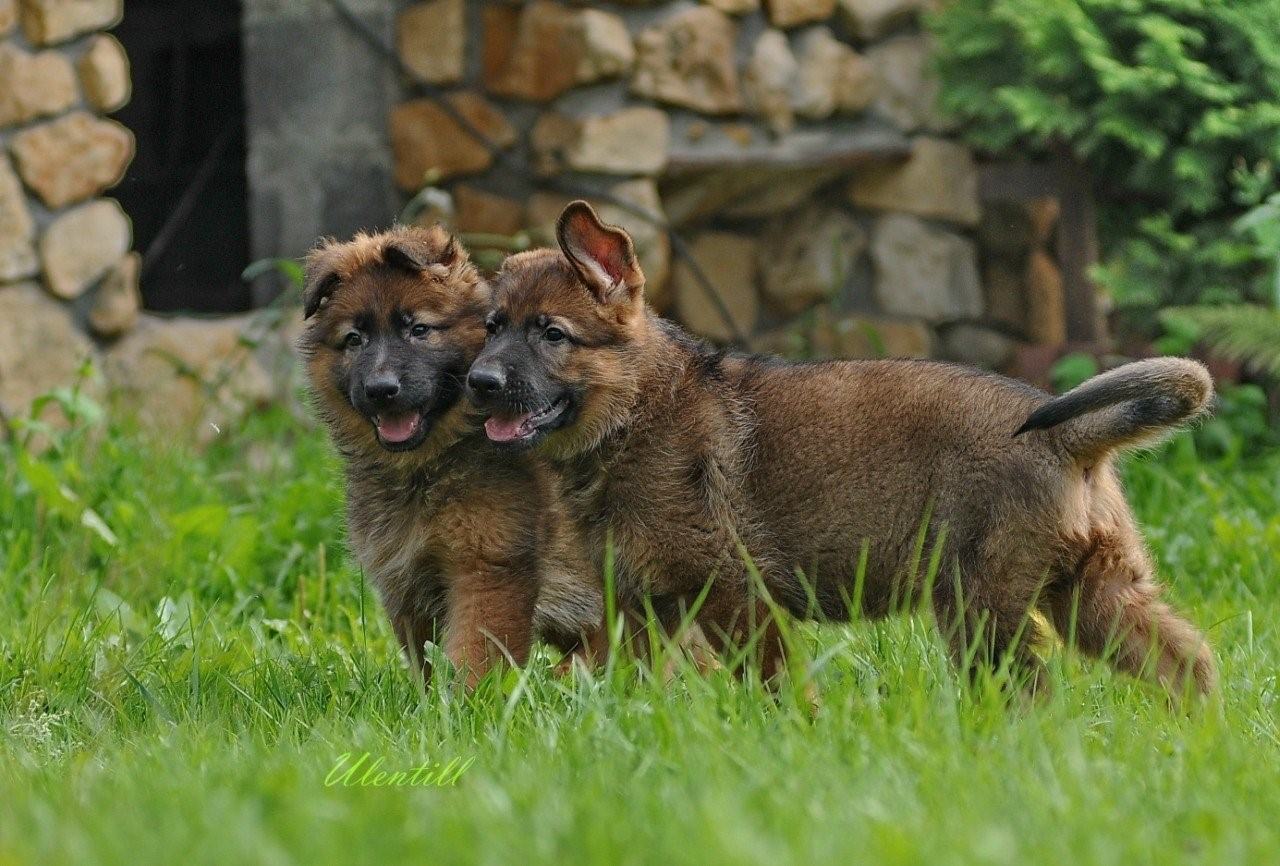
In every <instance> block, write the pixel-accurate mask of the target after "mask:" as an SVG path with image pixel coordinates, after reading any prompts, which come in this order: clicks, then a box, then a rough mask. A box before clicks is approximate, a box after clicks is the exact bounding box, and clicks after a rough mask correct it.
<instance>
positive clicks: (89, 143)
mask: <svg viewBox="0 0 1280 866" xmlns="http://www.w3.org/2000/svg"><path fill="white" fill-rule="evenodd" d="M133 147H134V143H133V133H132V132H130V131H129V130H127V129H125V128H124V127H123V126H121V125H120V124H118V123H116V122H115V121H114V120H105V119H103V118H98V117H94V116H93V115H92V114H89V113H88V112H85V111H75V112H72V113H71V114H68V115H66V116H65V117H61V118H59V119H57V120H55V121H52V122H50V123H45V124H42V125H40V126H36V127H33V128H31V129H27V130H24V131H22V132H20V133H18V134H17V135H15V136H13V139H12V140H11V142H10V149H11V150H12V152H13V157H14V161H15V162H16V163H17V165H18V174H20V175H21V176H22V180H23V181H24V182H25V183H26V185H27V186H28V187H30V188H31V189H33V190H34V191H35V192H36V194H37V195H38V196H40V199H41V200H42V201H43V202H44V203H45V204H46V205H48V206H49V207H51V208H60V207H65V206H66V205H69V204H73V203H74V202H78V201H83V200H84V199H87V198H90V197H92V196H95V195H97V194H98V193H100V192H102V191H103V190H106V189H110V188H111V187H113V186H115V185H116V184H117V183H119V182H120V178H122V177H124V172H125V169H126V168H128V167H129V162H130V161H131V160H132V159H133Z"/></svg>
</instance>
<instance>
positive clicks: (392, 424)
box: [378, 415, 418, 442]
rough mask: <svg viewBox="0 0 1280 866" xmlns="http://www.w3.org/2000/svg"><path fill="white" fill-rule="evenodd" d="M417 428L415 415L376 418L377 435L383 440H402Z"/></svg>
mask: <svg viewBox="0 0 1280 866" xmlns="http://www.w3.org/2000/svg"><path fill="white" fill-rule="evenodd" d="M417 430H418V416H417V415H401V416H399V417H393V418H380V419H378V435H379V436H381V437H382V441H384V442H404V441H405V440H406V439H408V438H409V437H410V436H412V435H413V434H414V433H415V432H417Z"/></svg>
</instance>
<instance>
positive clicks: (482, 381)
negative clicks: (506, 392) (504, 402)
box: [467, 367, 507, 397]
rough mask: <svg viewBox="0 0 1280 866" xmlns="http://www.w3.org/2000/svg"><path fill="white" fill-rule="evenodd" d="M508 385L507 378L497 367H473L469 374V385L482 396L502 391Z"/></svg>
mask: <svg viewBox="0 0 1280 866" xmlns="http://www.w3.org/2000/svg"><path fill="white" fill-rule="evenodd" d="M506 384H507V377H506V376H504V375H503V373H502V371H501V370H500V369H498V368H497V367H472V368H471V372H470V373H468V374H467V385H468V387H470V388H471V390H472V391H474V392H475V393H477V394H479V395H480V396H482V397H483V396H489V395H491V394H496V393H498V392H499V391H501V390H502V389H503V388H504V387H506Z"/></svg>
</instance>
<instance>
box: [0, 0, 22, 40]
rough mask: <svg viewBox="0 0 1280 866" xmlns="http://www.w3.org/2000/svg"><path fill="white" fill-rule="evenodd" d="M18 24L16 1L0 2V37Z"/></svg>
mask: <svg viewBox="0 0 1280 866" xmlns="http://www.w3.org/2000/svg"><path fill="white" fill-rule="evenodd" d="M17 23H18V0H0V36H4V35H5V34H7V33H8V32H9V31H10V30H12V29H13V26H14V25H15V24H17Z"/></svg>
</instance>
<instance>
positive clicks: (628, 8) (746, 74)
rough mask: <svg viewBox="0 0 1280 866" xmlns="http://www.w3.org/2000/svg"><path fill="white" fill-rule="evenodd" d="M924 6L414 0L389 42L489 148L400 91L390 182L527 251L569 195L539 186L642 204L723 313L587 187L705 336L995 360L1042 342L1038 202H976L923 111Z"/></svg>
mask: <svg viewBox="0 0 1280 866" xmlns="http://www.w3.org/2000/svg"><path fill="white" fill-rule="evenodd" d="M930 2H931V0H763V2H762V0H706V2H703V3H695V2H690V0H680V2H661V0H649V2H645V0H630V2H625V3H589V4H588V3H569V2H553V0H531V2H525V3H510V2H496V0H495V2H475V3H465V2H463V0H424V2H414V3H410V4H408V5H407V6H406V7H405V8H403V10H402V11H401V13H400V14H399V16H398V19H397V21H396V26H395V39H396V45H397V49H398V51H399V53H400V57H401V59H402V60H403V62H404V64H405V65H406V66H407V67H408V68H410V69H412V70H414V72H415V73H416V74H417V76H419V77H420V78H421V79H422V80H425V81H426V82H429V83H430V84H432V85H435V86H437V87H441V88H444V89H445V90H446V91H447V96H446V98H447V100H448V101H449V103H450V104H451V105H452V106H453V107H454V108H455V109H456V110H457V112H459V113H460V114H461V115H462V116H464V117H465V118H466V119H467V120H468V121H469V122H470V123H471V124H472V125H474V126H475V127H478V128H479V130H480V131H481V132H483V133H484V135H485V136H486V137H488V138H489V139H490V140H491V142H492V143H493V144H494V145H496V146H497V148H498V151H499V152H498V154H497V155H495V154H493V153H491V152H489V151H488V150H486V149H485V148H484V147H483V146H481V145H480V144H479V143H478V142H476V141H475V140H474V138H472V136H470V135H469V134H468V132H467V131H466V130H465V129H464V128H463V127H462V126H461V125H460V124H458V123H456V122H455V121H454V120H453V119H452V118H451V117H450V116H449V115H448V114H447V113H446V112H444V111H442V110H441V109H440V108H439V107H438V106H437V105H436V104H434V103H433V102H432V101H431V100H429V99H424V98H414V97H412V96H410V97H409V98H407V99H405V100H404V101H403V102H401V103H400V104H398V105H397V106H395V107H394V108H393V109H392V110H391V112H390V114H389V133H390V140H391V146H392V151H393V155H394V160H395V170H394V174H395V180H396V183H397V184H398V185H399V186H400V188H401V190H402V192H403V193H404V194H406V195H409V194H412V193H414V192H416V191H418V190H419V189H420V188H422V187H423V186H424V185H436V186H439V187H440V188H442V189H444V190H447V191H448V192H449V193H450V194H451V196H452V211H453V215H452V220H453V223H454V225H455V226H456V228H458V229H459V230H461V231H462V232H464V233H468V234H475V235H484V234H490V233H492V234H499V235H510V234H513V233H516V232H519V231H522V230H523V231H526V232H527V233H528V235H529V237H530V238H531V240H532V242H534V243H539V244H541V243H548V242H550V241H552V237H551V229H552V226H553V222H554V218H555V215H556V214H557V213H558V211H559V209H560V208H561V207H562V206H563V204H564V203H565V202H566V201H568V200H569V198H571V197H573V195H572V193H571V192H566V191H564V190H561V189H558V187H563V186H571V187H573V188H574V189H575V190H576V189H582V188H585V189H588V190H590V189H596V190H600V191H605V192H607V193H609V194H610V196H612V197H618V198H621V199H623V200H625V201H628V202H631V203H633V204H635V205H638V206H640V207H642V208H644V209H646V210H649V211H651V212H655V213H657V214H658V215H660V216H662V217H664V218H665V219H667V220H669V221H670V222H671V224H672V225H673V226H675V228H676V229H677V230H678V232H679V233H680V235H681V236H682V237H683V238H685V239H687V241H688V247H689V250H690V251H691V253H692V256H693V258H694V260H695V261H696V263H697V264H698V265H699V266H700V268H701V270H702V271H703V272H705V273H706V274H707V275H708V276H709V278H710V281H711V282H712V283H713V284H714V286H715V288H716V290H717V292H718V294H719V295H720V297H721V298H722V299H723V301H724V306H727V312H728V315H727V316H726V315H725V310H724V309H723V308H722V306H721V305H720V304H718V303H716V302H715V301H714V299H712V298H710V297H709V296H708V293H707V292H706V290H705V287H704V286H703V285H701V284H700V283H699V282H698V281H697V280H696V279H695V278H694V275H693V269H692V268H690V267H689V266H688V265H687V264H686V263H682V262H681V261H679V260H677V259H674V258H673V257H672V250H671V249H670V244H669V243H668V241H667V238H666V237H665V236H664V234H663V233H662V232H660V231H658V230H657V229H655V228H654V226H653V225H651V224H648V223H647V222H646V221H645V220H644V219H642V218H640V217H638V216H636V215H635V214H633V213H629V212H628V211H627V210H626V209H624V208H620V207H617V206H615V205H612V204H610V203H608V202H607V201H599V202H598V203H599V204H600V205H601V206H602V209H603V211H604V214H605V216H606V218H608V219H612V220H613V221H616V222H618V223H620V224H622V225H623V226H625V227H627V228H628V229H629V230H631V231H632V232H633V234H634V235H635V236H636V240H637V246H638V249H639V253H640V257H641V263H642V265H643V266H644V269H645V272H646V274H647V275H648V277H649V283H648V286H649V289H648V290H649V294H650V299H651V301H652V302H653V303H654V304H655V306H657V307H658V308H659V309H660V310H662V311H664V312H666V313H668V314H669V315H672V316H674V317H675V318H677V319H679V320H681V321H682V322H683V323H684V324H685V325H687V326H688V327H689V328H691V329H692V330H694V331H696V332H698V333H700V334H702V335H704V336H706V337H709V338H711V339H713V340H717V341H722V342H738V343H744V344H746V345H748V346H750V347H753V348H757V349H761V350H771V351H780V352H784V353H787V354H791V355H799V356H827V355H838V356H850V357H853V356H867V355H881V354H888V355H903V356H944V357H949V358H953V359H956V360H963V361H969V362H974V363H980V364H983V365H985V366H997V367H998V366H1002V365H1004V364H1006V363H1007V362H1008V361H1009V360H1010V358H1011V356H1012V354H1013V352H1014V351H1015V349H1016V347H1017V346H1018V344H1019V343H1020V342H1026V341H1032V342H1034V341H1040V342H1044V341H1051V342H1061V341H1062V333H1063V329H1062V299H1061V285H1060V282H1061V281H1060V280H1058V284H1057V288H1056V291H1057V294H1056V296H1055V295H1054V285H1053V283H1054V277H1055V275H1056V266H1055V264H1054V262H1053V259H1052V257H1051V256H1050V255H1049V254H1048V253H1047V252H1046V250H1047V249H1049V248H1051V239H1052V236H1053V231H1054V227H1053V224H1052V219H1053V214H1054V213H1056V211H1055V210H1054V208H1053V206H1052V205H1053V202H1052V201H1048V202H1037V203H1033V204H1031V205H1028V204H1022V203H1011V202H983V201H980V200H979V182H978V179H979V173H978V167H977V166H976V165H975V161H974V158H973V155H972V154H971V153H970V152H969V150H968V149H967V148H965V147H964V146H963V145H961V144H959V143H958V142H957V141H956V140H954V136H953V135H952V133H953V127H952V125H951V124H950V123H949V122H948V120H947V118H945V117H943V116H942V115H941V114H940V113H939V111H938V110H937V108H936V106H935V97H936V93H937V85H936V82H935V81H934V79H933V77H932V74H931V71H930V65H929V55H930V44H929V40H928V37H927V36H926V35H925V34H924V33H923V32H922V30H921V27H920V22H919V16H920V15H921V14H922V13H923V12H924V11H925V7H926V6H928V5H929V4H930ZM530 174H532V175H533V176H535V180H534V181H533V182H530V180H529V179H528V175H530ZM446 210H447V207H446ZM438 213H439V211H438V210H437V211H434V212H433V214H432V216H433V217H434V216H436V215H438ZM1033 219H1034V220H1037V221H1038V222H1037V227H1036V231H1037V232H1038V233H1039V234H1038V235H1037V237H1038V238H1039V239H1038V240H1037V241H1035V251H1036V253H1037V255H1036V256H1035V257H1034V258H1033V257H1031V251H1032V246H1033V243H1032V241H1031V239H1030V236H1029V235H1028V236H1027V238H1025V239H1020V237H1021V236H1022V235H1023V234H1026V232H1027V231H1029V230H1030V229H1028V225H1029V224H1030V223H1031V222H1032V221H1033ZM1046 220H1047V221H1048V224H1047V225H1046V224H1045V223H1046ZM1024 241H1025V242H1024ZM1031 280H1035V281H1037V284H1038V286H1039V287H1040V290H1041V294H1042V295H1045V297H1040V296H1037V295H1032V294H1031V293H1030V292H1029V289H1028V284H1029V281H1031Z"/></svg>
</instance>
